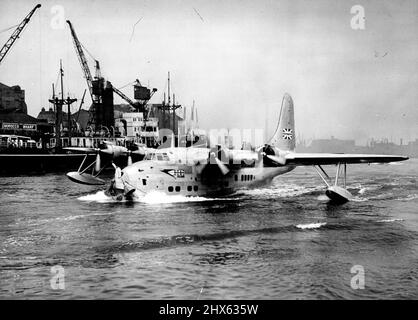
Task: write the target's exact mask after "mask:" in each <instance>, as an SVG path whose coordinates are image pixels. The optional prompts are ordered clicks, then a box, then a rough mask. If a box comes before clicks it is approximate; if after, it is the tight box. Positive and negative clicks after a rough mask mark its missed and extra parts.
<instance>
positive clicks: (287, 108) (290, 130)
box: [268, 93, 296, 151]
mask: <svg viewBox="0 0 418 320" xmlns="http://www.w3.org/2000/svg"><path fill="white" fill-rule="evenodd" d="M268 144H270V145H272V146H274V147H276V148H278V149H280V150H283V151H294V150H295V148H296V134H295V115H294V108H293V100H292V97H291V96H290V95H289V94H288V93H285V95H284V96H283V100H282V107H281V109H280V116H279V122H278V124H277V128H276V131H275V133H274V135H273V136H272V137H271V138H270V140H269V141H268Z"/></svg>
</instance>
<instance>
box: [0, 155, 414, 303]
mask: <svg viewBox="0 0 418 320" xmlns="http://www.w3.org/2000/svg"><path fill="white" fill-rule="evenodd" d="M348 169H349V181H348V186H349V190H350V191H351V192H352V193H353V194H354V195H355V199H354V201H352V202H350V203H347V204H344V205H342V206H334V205H330V204H329V203H328V202H327V201H326V198H325V197H324V188H323V186H322V184H321V180H320V179H319V177H317V176H316V174H315V172H314V170H313V169H312V168H297V169H296V170H295V171H293V172H291V173H289V174H286V175H283V176H280V177H278V178H276V179H275V180H274V183H273V185H272V186H271V187H269V188H263V189H256V190H246V191H243V192H240V193H238V194H236V195H233V196H230V197H228V198H226V199H210V198H182V197H174V198H167V197H164V196H161V195H160V194H150V195H149V196H147V197H146V198H145V199H144V200H143V201H142V202H136V203H114V202H112V201H110V200H109V199H107V198H106V197H105V196H104V193H103V192H102V191H101V190H100V188H99V189H97V188H96V189H95V188H92V187H88V186H80V185H76V184H74V183H72V182H70V181H69V180H68V179H67V178H66V177H65V175H62V174H61V175H46V176H31V177H1V178H0V191H1V193H0V201H1V203H0V240H1V242H0V297H1V298H18V299H20V298H24V299H27V298H53V299H69V298H89V299H90V298H91V299H97V298H99V299H108V298H122V299H160V298H168V299H295V298H296V299H310V298H313V299H332V298H350V299H351V298H362V299H370V298H415V299H416V298H418V209H417V208H418V160H409V161H407V162H404V163H402V164H396V165H391V164H389V165H371V166H367V165H352V166H349V167H348ZM57 265H59V266H62V267H63V268H64V271H65V289H64V290H53V289H52V288H51V284H50V280H51V277H52V276H53V274H52V273H51V267H53V266H57ZM355 265H361V266H363V268H364V271H365V289H363V290H362V289H358V290H354V289H352V288H351V286H350V281H351V278H352V277H353V276H354V274H352V273H350V270H351V268H352V267H353V266H355Z"/></svg>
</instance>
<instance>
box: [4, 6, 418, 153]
mask: <svg viewBox="0 0 418 320" xmlns="http://www.w3.org/2000/svg"><path fill="white" fill-rule="evenodd" d="M38 2H39V3H41V4H42V8H41V9H40V10H39V12H37V13H36V14H35V15H34V17H33V18H32V20H31V22H30V23H29V25H28V26H27V28H26V29H25V30H24V31H23V33H22V36H21V38H20V39H18V40H17V42H16V44H15V45H14V47H13V48H12V49H11V50H10V52H9V53H8V55H7V57H6V58H5V59H4V60H3V62H2V64H1V65H0V82H2V83H4V84H6V85H9V86H12V85H20V86H21V87H22V89H24V90H25V93H26V103H27V105H28V113H29V114H31V115H34V116H36V115H37V114H38V113H39V111H40V110H41V108H42V107H46V108H48V98H49V96H50V95H51V91H52V89H51V84H52V83H56V81H57V75H58V68H59V60H60V59H62V60H63V65H64V72H65V92H66V93H67V92H68V91H69V93H70V94H71V95H72V96H73V97H77V98H79V99H80V98H81V96H82V93H83V91H84V89H85V88H86V83H85V79H84V78H83V74H82V71H81V67H80V65H79V62H78V59H77V56H76V54H75V51H74V47H73V43H72V40H71V36H70V32H69V30H68V27H67V25H66V24H65V23H64V24H63V25H61V24H60V21H59V20H60V19H58V18H59V16H60V8H61V9H63V14H64V19H69V20H71V21H72V23H73V25H74V27H75V29H76V32H77V34H78V36H79V39H80V41H81V42H82V43H83V45H84V46H85V48H87V49H88V52H89V53H91V54H92V55H93V56H94V58H96V59H97V60H99V61H100V63H101V67H102V73H103V74H104V76H105V77H106V78H107V79H108V80H110V81H111V82H112V83H113V84H114V85H115V86H116V87H122V86H124V85H125V84H127V83H129V82H132V81H133V80H135V79H137V78H139V79H140V80H141V81H142V82H144V83H145V84H150V86H152V87H157V88H158V92H157V94H156V95H155V97H154V98H153V100H152V101H151V102H153V103H158V102H160V101H161V100H162V99H163V93H164V91H166V90H167V89H166V78H167V72H168V71H170V72H171V79H172V92H174V93H175V94H176V100H177V101H178V102H179V103H180V104H182V105H185V106H187V107H189V110H190V107H191V105H192V102H193V100H195V101H196V106H197V108H198V110H199V121H200V126H201V127H202V128H206V129H210V128H264V127H265V123H266V117H267V123H268V125H267V126H268V130H269V132H271V131H272V130H274V128H275V122H276V121H277V118H278V112H279V108H280V104H281V99H282V96H283V94H284V93H285V92H288V93H290V94H291V95H292V97H293V100H294V102H295V118H296V133H297V134H298V133H300V134H302V135H303V136H306V137H315V138H327V137H328V138H329V137H331V136H334V137H338V138H340V139H354V140H356V141H358V143H360V144H363V145H364V144H365V143H366V141H367V140H368V139H371V138H372V137H376V138H378V137H389V138H390V137H393V140H394V141H395V142H399V141H400V139H401V138H402V139H403V140H404V141H414V140H415V139H417V138H418V105H417V101H418V90H416V88H417V86H418V74H417V73H416V70H418V41H417V37H416V36H417V34H416V33H417V30H418V2H417V1H413V0H406V1H402V2H393V1H377V0H374V1H369V0H368V1H364V0H362V1H356V2H350V1H349V2H347V1H333V0H321V1H315V2H312V1H302V0H299V1H290V0H283V1H267V0H261V1H247V0H243V1H238V0H231V1H187V0H185V1H161V0H157V1H145V0H139V1H138V0H121V1H109V0H105V1H102V0H101V1H98V0H89V1H81V0H74V1H54V0H47V1H24V0H17V1H16V0H2V1H1V2H0V30H1V31H3V30H5V29H7V28H9V27H11V26H14V25H16V24H18V23H19V22H20V21H21V20H22V19H23V17H24V16H25V15H26V14H27V13H28V12H29V11H30V10H31V9H32V8H33V7H34V6H35V5H36V4H37V3H38ZM357 4H358V5H360V6H362V7H363V8H364V10H365V12H364V13H365V28H364V29H363V30H356V29H353V28H352V26H351V21H352V19H353V17H354V15H355V14H353V13H352V12H351V8H352V6H354V5H357ZM12 31H13V29H11V30H9V31H4V32H0V45H3V44H4V43H5V42H6V40H7V39H8V37H9V36H10V34H11V32H12ZM89 53H86V54H87V55H88V60H89V64H90V68H91V69H92V72H94V70H93V69H94V68H93V67H94V65H93V63H92V58H91V57H90V56H89ZM130 90H131V89H130V88H129V87H127V88H125V89H123V91H124V92H125V93H126V94H127V95H129V96H131V97H132V95H133V94H132V92H131V91H130ZM120 102H121V100H120V99H119V98H118V97H115V103H120ZM89 104H90V99H89V98H87V99H86V102H85V108H86V106H89ZM77 105H78V103H77ZM77 107H78V106H77ZM77 107H76V105H74V110H73V111H76V110H75V109H76V108H77ZM181 112H182V111H181Z"/></svg>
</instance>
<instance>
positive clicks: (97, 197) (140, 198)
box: [78, 191, 235, 204]
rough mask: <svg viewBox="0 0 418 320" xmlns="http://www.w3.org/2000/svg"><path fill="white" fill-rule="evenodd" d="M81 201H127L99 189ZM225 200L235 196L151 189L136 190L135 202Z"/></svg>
mask: <svg viewBox="0 0 418 320" xmlns="http://www.w3.org/2000/svg"><path fill="white" fill-rule="evenodd" d="M78 200H80V201H88V202H98V203H118V202H121V203H123V202H126V200H124V201H118V200H115V199H113V198H112V197H109V196H107V195H106V194H105V192H104V191H98V192H96V193H94V194H88V195H86V196H82V197H79V198H78ZM225 200H235V199H233V198H206V197H198V196H191V197H186V196H182V195H167V194H165V193H164V192H161V191H151V192H149V193H147V194H145V195H144V194H140V193H137V192H135V197H134V200H133V202H139V203H146V204H169V203H184V202H205V201H225Z"/></svg>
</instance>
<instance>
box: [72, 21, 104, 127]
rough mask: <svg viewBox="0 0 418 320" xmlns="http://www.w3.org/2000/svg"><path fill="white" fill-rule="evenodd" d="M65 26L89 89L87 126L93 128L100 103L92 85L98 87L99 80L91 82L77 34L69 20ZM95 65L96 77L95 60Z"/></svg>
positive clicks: (95, 89)
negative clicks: (67, 28) (90, 103)
mask: <svg viewBox="0 0 418 320" xmlns="http://www.w3.org/2000/svg"><path fill="white" fill-rule="evenodd" d="M67 24H68V25H69V27H70V31H71V36H72V38H73V42H74V47H75V51H76V53H77V57H78V60H79V61H80V65H81V68H82V70H83V73H84V77H85V78H86V81H87V87H88V89H89V93H90V97H91V101H92V106H91V108H90V120H89V125H93V126H95V124H96V123H95V113H96V110H97V108H98V107H99V105H100V102H101V101H100V94H99V93H100V90H99V88H96V87H95V85H94V84H95V81H96V82H97V84H98V85H99V83H98V82H99V81H100V79H95V80H93V77H92V75H91V72H90V68H89V66H88V64H87V59H86V56H85V55H84V51H83V48H82V45H81V43H80V40H78V37H77V34H76V32H75V30H74V28H73V25H72V24H71V21H70V20H67ZM95 63H96V72H97V74H96V75H100V65H99V62H98V61H97V60H95Z"/></svg>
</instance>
